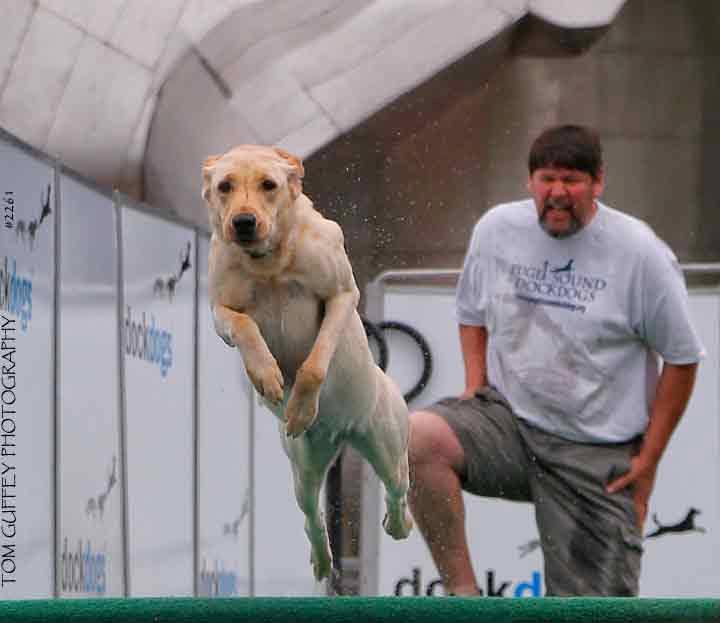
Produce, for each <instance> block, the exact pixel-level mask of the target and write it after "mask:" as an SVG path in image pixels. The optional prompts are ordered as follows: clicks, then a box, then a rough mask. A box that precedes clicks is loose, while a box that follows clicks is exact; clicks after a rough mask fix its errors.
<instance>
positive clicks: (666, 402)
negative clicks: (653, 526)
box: [607, 363, 698, 525]
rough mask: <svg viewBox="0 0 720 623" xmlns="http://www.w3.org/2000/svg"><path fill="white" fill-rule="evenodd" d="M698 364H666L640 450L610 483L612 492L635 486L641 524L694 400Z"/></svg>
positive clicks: (609, 487) (636, 503)
mask: <svg viewBox="0 0 720 623" xmlns="http://www.w3.org/2000/svg"><path fill="white" fill-rule="evenodd" d="M697 367H698V364H697V363H691V364H687V365H674V364H670V363H665V364H664V365H663V371H662V374H661V375H660V379H659V381H658V386H657V391H656V393H655V400H654V401H653V404H652V409H651V412H650V422H649V424H648V427H647V430H646V431H645V436H644V439H643V443H642V446H641V448H640V451H639V452H638V454H637V455H636V456H635V457H633V459H632V465H631V467H630V471H629V472H628V473H627V474H625V475H623V476H621V477H620V478H618V479H616V480H614V481H613V482H611V483H610V484H609V485H608V488H607V490H608V493H615V492H616V491H620V490H621V489H624V488H625V487H627V486H628V485H630V484H634V485H635V492H634V493H635V507H636V509H637V513H638V521H639V522H640V525H642V523H643V522H644V521H645V517H646V515H647V506H648V501H649V500H650V494H651V493H652V489H653V484H654V482H655V472H656V471H657V466H658V463H659V462H660V458H661V457H662V455H663V452H665V448H666V447H667V444H668V442H669V441H670V437H671V435H672V433H673V431H674V430H675V427H676V426H677V423H678V422H679V421H680V418H681V417H682V415H683V413H684V412H685V408H686V407H687V404H688V401H689V400H690V395H691V394H692V390H693V387H694V385H695V376H696V373H697Z"/></svg>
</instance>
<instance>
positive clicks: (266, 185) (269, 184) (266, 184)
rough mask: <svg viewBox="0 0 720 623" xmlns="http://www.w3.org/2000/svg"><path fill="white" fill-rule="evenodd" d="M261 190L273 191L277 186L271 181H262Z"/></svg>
mask: <svg viewBox="0 0 720 623" xmlns="http://www.w3.org/2000/svg"><path fill="white" fill-rule="evenodd" d="M262 188H263V190H275V189H276V188H277V184H276V183H275V182H273V181H272V180H263V183H262Z"/></svg>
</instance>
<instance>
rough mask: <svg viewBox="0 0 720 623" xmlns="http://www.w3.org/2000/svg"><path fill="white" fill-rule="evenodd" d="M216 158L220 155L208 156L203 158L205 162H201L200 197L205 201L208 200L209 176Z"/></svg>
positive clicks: (218, 158)
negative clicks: (201, 183)
mask: <svg viewBox="0 0 720 623" xmlns="http://www.w3.org/2000/svg"><path fill="white" fill-rule="evenodd" d="M218 160H220V156H208V157H207V158H205V162H203V168H202V176H203V185H202V198H203V199H205V201H209V199H210V178H211V177H212V170H213V167H214V166H215V163H216V162H217V161H218Z"/></svg>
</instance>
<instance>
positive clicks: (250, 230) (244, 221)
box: [232, 213, 257, 240]
mask: <svg viewBox="0 0 720 623" xmlns="http://www.w3.org/2000/svg"><path fill="white" fill-rule="evenodd" d="M232 226H233V229H234V230H235V233H236V234H237V236H238V238H240V239H243V240H248V239H252V238H254V237H255V227H256V226H257V221H256V220H255V215H254V214H248V213H244V214H238V215H236V216H234V217H233V220H232Z"/></svg>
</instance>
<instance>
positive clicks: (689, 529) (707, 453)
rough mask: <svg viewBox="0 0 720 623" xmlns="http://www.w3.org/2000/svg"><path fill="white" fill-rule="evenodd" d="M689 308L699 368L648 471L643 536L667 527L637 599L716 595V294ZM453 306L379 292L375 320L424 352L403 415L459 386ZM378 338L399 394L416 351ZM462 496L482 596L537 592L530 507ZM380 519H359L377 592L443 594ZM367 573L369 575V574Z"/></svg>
mask: <svg viewBox="0 0 720 623" xmlns="http://www.w3.org/2000/svg"><path fill="white" fill-rule="evenodd" d="M690 302H691V312H692V315H693V320H694V322H695V326H696V327H697V329H698V331H699V332H700V335H701V339H702V340H703V343H704V344H705V346H706V349H707V351H708V356H707V359H706V360H705V361H704V362H703V363H702V364H701V366H700V371H699V374H698V380H697V386H696V389H695V392H694V394H693V397H692V400H691V402H690V405H689V406H688V410H687V412H686V414H685V417H684V418H683V420H682V421H681V423H680V425H679V428H678V430H677V431H676V433H675V435H674V436H673V438H672V440H671V443H670V445H669V446H668V449H667V450H666V454H665V456H664V457H663V460H662V462H661V464H660V468H659V470H658V475H657V481H656V487H655V491H654V493H653V496H652V498H651V503H650V516H649V517H648V521H647V523H646V526H645V532H646V534H649V533H651V532H653V531H654V530H656V529H658V528H659V526H657V525H655V524H654V523H653V520H652V519H651V516H652V515H653V514H657V519H658V520H659V522H660V523H661V524H662V525H664V526H666V529H665V530H667V531H662V532H661V534H659V535H658V536H656V537H650V538H646V539H645V541H644V548H645V555H644V557H643V571H642V575H641V578H640V596H641V597H709V596H712V595H714V594H716V593H717V587H718V585H720V562H719V561H720V530H718V529H717V526H718V525H720V508H719V506H720V505H719V501H720V498H719V493H720V469H719V468H720V448H719V447H718V443H719V442H720V436H719V434H718V432H719V431H718V417H719V415H720V405H719V404H718V402H719V401H718V390H717V379H718V378H719V375H720V363H719V361H720V353H719V349H718V342H719V337H718V330H719V329H718V327H719V326H720V296H719V295H718V293H717V292H714V293H702V292H691V297H690ZM454 304H455V299H454V290H452V289H450V288H438V287H429V288H425V289H423V288H419V287H406V288H401V287H393V288H391V289H388V291H387V292H386V295H385V298H384V318H385V319H387V320H399V321H401V322H404V323H407V324H409V325H411V326H412V327H413V328H415V329H416V330H418V331H419V332H420V333H421V334H422V335H423V336H424V337H425V339H426V340H427V341H428V343H429V345H430V348H431V351H432V357H433V373H432V376H431V378H430V382H429V383H428V386H427V387H426V389H425V390H424V391H423V392H422V394H420V396H419V397H418V398H417V399H416V400H415V401H414V402H413V403H412V404H411V405H410V406H411V409H420V408H422V407H423V406H424V405H427V404H429V403H431V402H433V401H435V400H437V399H439V398H441V397H443V396H452V395H458V394H460V393H461V392H462V390H463V382H464V369H463V365H462V357H461V353H460V344H459V338H458V332H457V326H456V325H455V324H454V320H453V319H454V317H455V315H454ZM438 319H444V320H443V321H438ZM385 336H386V338H387V339H388V346H389V349H388V350H389V353H390V356H389V368H388V373H389V374H390V376H391V377H393V378H394V379H395V380H396V381H397V383H398V384H399V385H400V387H401V389H402V390H403V391H407V390H408V389H410V387H412V386H413V384H414V382H415V381H416V380H417V379H418V377H419V374H420V370H421V362H422V359H421V354H420V351H419V349H418V347H417V346H415V345H414V344H413V343H412V342H411V341H410V340H409V339H407V338H406V337H404V336H403V335H402V334H400V333H399V332H396V331H388V332H386V334H385ZM370 486H372V487H375V488H376V489H375V490H376V491H377V495H378V503H379V505H380V506H379V508H380V512H381V513H382V512H384V508H383V506H382V499H381V490H380V488H379V487H378V483H377V480H376V479H374V478H372V479H371V484H370ZM464 500H465V504H466V512H467V535H468V541H469V547H470V554H471V558H472V561H473V565H474V568H475V572H476V574H477V577H478V582H479V585H480V588H481V589H482V590H483V591H484V593H485V594H486V595H492V594H495V595H502V596H505V597H533V596H542V595H543V594H544V592H545V585H544V577H543V575H544V573H543V560H542V552H541V550H540V548H539V547H538V545H539V543H538V540H537V539H538V534H537V528H536V525H535V518H534V512H533V507H532V506H531V505H530V504H522V503H514V502H508V501H503V500H493V499H487V498H479V497H476V496H473V495H469V494H464ZM691 509H696V510H699V511H701V513H699V514H695V513H693V512H692V510H691ZM380 519H381V516H378V517H375V516H367V515H366V516H365V517H364V520H365V521H370V522H375V524H376V525H377V530H378V534H379V544H378V552H379V555H378V560H377V565H378V573H377V576H376V577H377V581H378V594H380V595H393V594H400V595H428V594H437V595H442V594H444V591H443V587H442V585H441V583H440V580H439V575H438V573H437V570H436V568H435V565H434V563H433V562H432V559H431V557H430V554H429V552H428V549H427V546H426V545H425V542H424V541H423V540H422V537H421V536H420V532H419V530H418V529H417V527H416V528H415V529H414V530H413V532H412V534H411V536H410V537H409V539H408V540H406V541H393V540H392V539H390V538H389V537H388V536H387V535H386V534H385V533H384V532H383V531H382V528H381V527H380ZM673 526H675V527H674V528H673ZM668 528H669V529H668ZM684 528H685V529H684ZM370 529H372V528H370ZM370 574H371V577H372V576H373V573H372V570H370Z"/></svg>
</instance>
